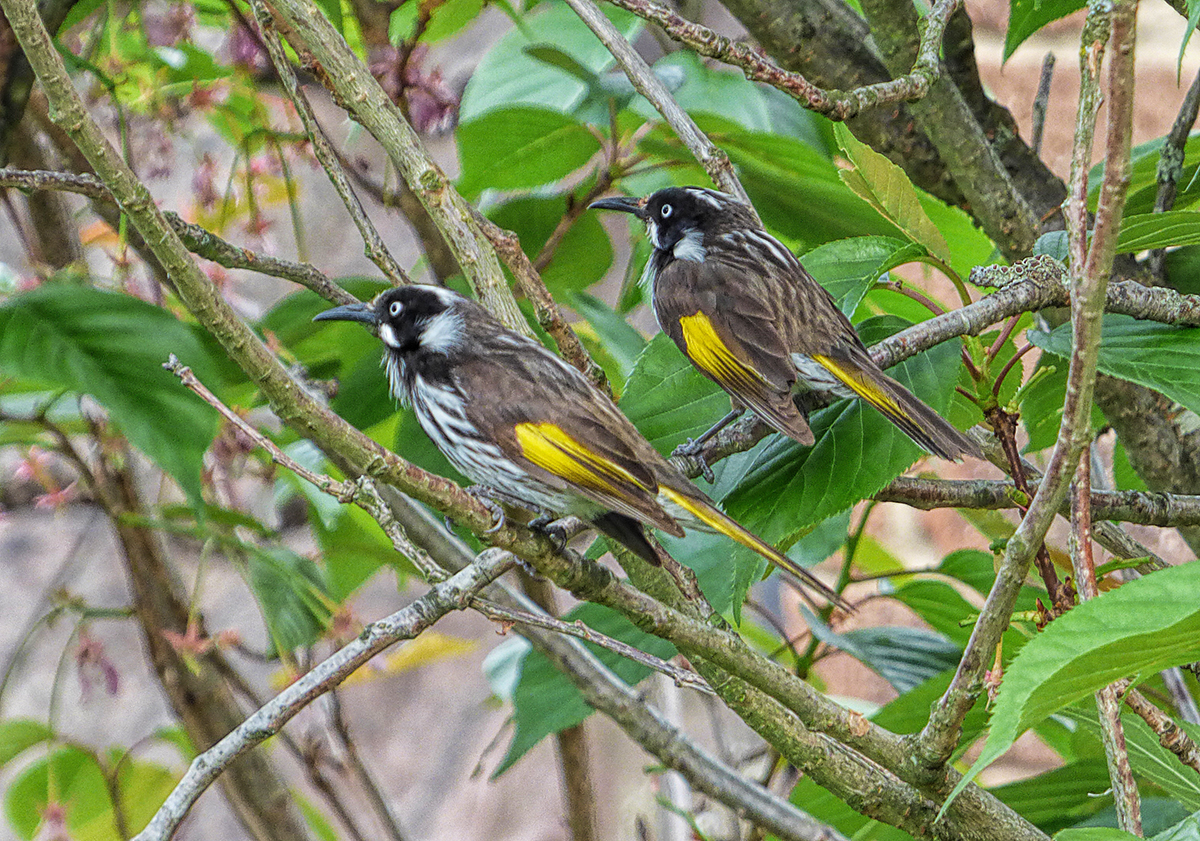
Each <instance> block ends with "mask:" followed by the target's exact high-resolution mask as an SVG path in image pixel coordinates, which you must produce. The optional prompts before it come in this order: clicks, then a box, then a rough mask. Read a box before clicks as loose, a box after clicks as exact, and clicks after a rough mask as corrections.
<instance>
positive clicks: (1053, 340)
mask: <svg viewBox="0 0 1200 841" xmlns="http://www.w3.org/2000/svg"><path fill="white" fill-rule="evenodd" d="M1026 335H1027V336H1028V338H1029V341H1031V342H1033V344H1035V345H1037V346H1038V347H1040V348H1042V350H1048V351H1050V352H1051V353H1053V354H1056V355H1058V356H1061V357H1063V358H1064V359H1066V358H1068V357H1069V356H1070V354H1071V325H1070V324H1069V323H1067V324H1063V325H1062V326H1060V327H1056V328H1055V329H1054V330H1052V331H1051V332H1049V333H1045V332H1042V331H1040V330H1030V331H1028V332H1027V333H1026ZM1063 364H1064V365H1065V363H1063ZM1096 364H1097V367H1098V368H1099V369H1100V370H1101V371H1102V372H1104V373H1105V374H1109V375H1110V376H1114V377H1119V378H1120V379H1123V380H1129V381H1130V382H1135V383H1138V384H1139V385H1144V386H1146V387H1147V388H1152V389H1154V390H1155V391H1159V392H1162V393H1163V394H1165V395H1166V396H1167V397H1169V398H1171V399H1172V400H1174V401H1176V402H1177V403H1179V404H1181V405H1183V406H1185V407H1186V408H1188V409H1191V410H1192V411H1193V412H1200V327H1172V326H1170V325H1167V324H1158V323H1155V322H1152V321H1136V320H1135V319H1133V318H1130V317H1129V316H1126V315H1106V316H1105V317H1104V326H1103V331H1102V333H1101V337H1100V355H1099V359H1098V360H1097V363H1096Z"/></svg>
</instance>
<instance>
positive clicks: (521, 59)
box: [459, 3, 644, 125]
mask: <svg viewBox="0 0 1200 841" xmlns="http://www.w3.org/2000/svg"><path fill="white" fill-rule="evenodd" d="M601 11H602V12H603V13H604V15H605V16H606V17H607V18H608V19H609V20H611V21H612V22H613V23H614V24H615V25H616V27H617V29H618V30H619V31H620V32H621V34H622V35H624V36H625V38H626V40H632V39H635V38H636V37H637V34H638V33H639V32H640V31H641V29H642V26H643V25H644V24H643V23H642V21H641V19H640V18H637V17H634V16H633V15H631V14H630V13H628V12H626V11H624V10H622V9H616V8H614V7H612V6H608V5H605V6H603V7H601ZM536 44H553V45H554V47H555V48H556V49H558V50H559V51H561V52H562V53H564V54H566V55H568V56H570V57H571V58H573V59H574V60H575V61H576V62H578V63H579V65H580V66H582V67H584V68H587V69H588V70H590V71H592V72H593V73H597V74H599V73H602V72H604V71H605V70H607V69H608V68H609V67H611V66H612V65H613V63H614V59H613V57H612V54H611V53H609V51H608V50H607V49H606V48H605V47H604V45H603V44H601V43H600V41H599V40H598V39H597V38H596V36H595V35H593V34H592V31H591V30H590V29H588V28H587V25H586V24H585V23H583V21H581V20H580V19H579V16H578V15H576V14H575V13H574V12H573V11H571V8H570V7H569V6H567V5H565V4H562V3H556V4H546V5H544V6H540V7H538V9H537V10H535V11H534V12H533V13H531V14H528V15H526V16H525V17H524V18H523V19H522V20H521V22H520V25H519V26H517V27H515V28H513V29H512V30H510V31H509V32H508V34H506V35H505V36H504V37H503V38H501V39H500V40H499V41H498V42H497V43H496V46H494V47H492V49H491V50H489V51H488V53H487V55H485V56H484V57H483V60H482V61H480V62H479V64H478V66H477V67H476V68H475V72H474V73H473V74H472V76H471V80H470V81H469V82H468V83H467V87H466V90H464V91H463V96H462V103H461V105H460V106H459V119H460V120H462V121H463V122H471V121H473V120H475V119H476V118H477V117H479V116H480V115H481V114H483V113H484V112H486V111H491V110H493V109H497V108H511V107H513V106H515V105H528V106H536V107H539V108H549V109H553V110H555V111H558V112H560V113H563V114H573V113H576V110H577V109H579V107H580V106H581V105H582V104H583V103H584V102H585V100H586V99H587V96H588V94H589V92H590V88H589V86H588V85H587V84H585V83H584V82H581V81H580V80H579V79H577V78H575V77H574V76H573V75H571V74H569V73H566V72H564V71H562V70H561V69H559V68H557V67H553V66H551V65H549V64H547V63H545V62H544V61H540V60H538V59H537V58H535V57H534V56H531V55H529V54H528V53H527V52H526V48H527V47H529V46H531V45H536ZM589 105H590V107H589V108H586V109H583V110H582V112H581V113H579V114H578V116H579V117H580V119H581V120H583V121H588V122H594V123H597V124H600V125H607V124H608V113H607V104H606V103H589Z"/></svg>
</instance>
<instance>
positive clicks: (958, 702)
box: [915, 4, 1132, 778]
mask: <svg viewBox="0 0 1200 841" xmlns="http://www.w3.org/2000/svg"><path fill="white" fill-rule="evenodd" d="M1096 8H1099V7H1096ZM1120 8H1122V7H1121V6H1120V4H1118V9H1120ZM1118 14H1123V12H1118ZM1106 23H1107V18H1103V17H1102V13H1101V12H1099V11H1096V10H1095V9H1094V10H1093V11H1092V13H1091V14H1090V15H1089V24H1090V25H1089V26H1087V27H1085V31H1084V45H1085V50H1084V51H1083V52H1082V53H1081V59H1080V65H1081V73H1082V75H1083V81H1082V84H1081V91H1080V106H1079V118H1078V122H1077V128H1076V133H1075V138H1076V141H1075V149H1074V154H1073V156H1072V178H1071V198H1070V200H1069V211H1068V213H1067V214H1066V215H1067V218H1068V230H1069V235H1070V239H1071V249H1070V251H1071V256H1072V264H1071V271H1072V277H1073V281H1074V282H1073V284H1072V289H1071V320H1072V327H1073V341H1072V347H1071V363H1070V369H1069V371H1068V374H1067V388H1066V398H1065V400H1064V404H1063V420H1062V426H1061V428H1060V430H1059V435H1058V440H1057V441H1056V442H1055V445H1054V450H1053V452H1052V454H1051V456H1050V463H1049V466H1048V467H1047V469H1046V475H1045V478H1044V479H1043V480H1042V483H1041V484H1040V485H1039V487H1038V490H1037V493H1036V494H1035V495H1034V498H1033V500H1032V501H1031V502H1030V504H1029V510H1028V512H1027V513H1026V515H1025V517H1024V518H1023V519H1022V520H1021V523H1020V525H1018V526H1017V530H1016V532H1015V533H1014V534H1013V536H1012V537H1011V538H1010V539H1009V541H1008V544H1007V545H1006V547H1005V551H1004V558H1003V560H1002V561H1001V564H1000V569H999V571H998V573H997V576H996V584H995V586H994V587H993V588H992V591H991V593H989V594H988V598H987V601H986V602H985V603H984V606H983V609H982V610H981V612H980V616H979V621H978V622H976V624H975V628H974V630H973V631H972V633H971V637H970V639H969V640H968V642H967V648H966V651H965V653H964V655H963V658H962V660H961V661H960V663H959V668H958V671H957V672H956V674H955V676H954V679H953V680H952V681H951V683H950V686H949V688H947V690H946V692H945V694H944V695H943V696H942V698H941V700H939V701H938V703H937V704H936V705H935V706H934V709H933V714H932V715H931V716H930V719H929V722H928V723H927V724H926V726H925V728H924V729H923V730H922V731H921V734H920V736H919V737H918V738H917V743H916V745H915V748H916V754H917V756H916V760H917V762H918V763H919V764H920V765H921V766H922V768H923V770H924V771H925V773H927V774H929V775H930V777H932V778H936V777H939V776H941V775H942V774H944V773H945V768H946V762H947V761H948V760H949V758H950V755H951V753H952V751H953V749H954V746H955V745H956V744H957V743H958V738H959V734H960V732H961V726H962V720H963V718H964V717H965V716H966V714H967V712H968V711H969V710H970V708H971V706H972V705H973V704H974V702H975V699H976V698H977V697H978V693H979V691H980V687H981V685H982V678H983V673H984V670H985V669H986V668H987V667H988V664H989V662H990V660H991V656H992V652H993V651H994V650H995V647H996V644H997V642H998V641H999V639H1000V635H1001V634H1002V633H1003V630H1004V628H1006V627H1007V626H1008V621H1009V616H1010V615H1011V613H1012V606H1013V603H1014V601H1015V599H1016V596H1017V593H1018V592H1019V591H1020V588H1021V585H1022V583H1023V582H1024V579H1025V575H1026V572H1027V571H1028V569H1029V563H1030V561H1031V560H1032V558H1033V553H1034V552H1035V551H1036V549H1037V547H1038V546H1039V545H1040V544H1041V542H1042V540H1043V539H1044V538H1045V536H1046V531H1047V529H1048V528H1049V527H1050V522H1051V521H1052V520H1053V519H1054V516H1055V514H1056V513H1057V511H1058V510H1059V508H1060V507H1061V506H1062V503H1063V500H1064V499H1065V498H1066V494H1067V490H1068V487H1069V482H1070V478H1071V476H1072V475H1073V474H1074V472H1075V467H1076V465H1077V464H1078V463H1079V457H1080V454H1081V453H1082V452H1083V449H1084V447H1085V446H1087V444H1088V442H1090V440H1091V430H1090V413H1091V409H1092V393H1093V390H1094V388H1095V382H1096V359H1097V355H1098V352H1099V339H1100V323H1101V317H1102V316H1103V314H1104V303H1105V300H1106V297H1105V296H1106V289H1107V284H1108V278H1109V274H1110V273H1111V271H1112V261H1113V255H1114V251H1115V246H1116V231H1117V226H1118V225H1119V224H1120V218H1121V210H1122V208H1123V207H1124V199H1125V187H1126V186H1127V182H1128V177H1129V176H1128V162H1129V130H1130V125H1131V117H1130V109H1129V107H1128V105H1129V103H1128V101H1127V95H1131V94H1127V91H1126V88H1125V85H1124V83H1122V84H1115V83H1114V84H1113V85H1112V89H1110V92H1109V95H1110V97H1112V98H1113V101H1112V102H1110V106H1109V107H1110V111H1109V114H1110V115H1111V119H1110V123H1109V132H1108V138H1107V148H1106V160H1107V164H1106V166H1105V173H1104V180H1103V182H1102V184H1101V188H1100V194H1101V198H1100V203H1099V208H1098V211H1097V215H1096V225H1095V232H1094V234H1093V236H1092V240H1091V247H1090V249H1088V248H1087V236H1086V235H1087V205H1086V201H1087V171H1088V166H1089V164H1090V161H1089V156H1090V152H1091V137H1092V134H1093V131H1094V125H1095V119H1096V108H1097V106H1098V102H1099V89H1100V84H1099V72H1100V60H1101V55H1102V52H1103V45H1104V41H1105V40H1106V37H1104V36H1106V35H1107V33H1106V32H1105V31H1104V30H1105V29H1106V26H1105V24H1106ZM1122 35H1123V36H1125V35H1127V32H1125V31H1123V32H1122ZM1131 47H1132V45H1131V44H1126V43H1125V42H1124V41H1122V42H1121V47H1120V49H1121V50H1124V51H1125V52H1128V51H1129V49H1130V48H1131ZM1123 58H1124V56H1123ZM1121 69H1122V72H1125V71H1126V70H1131V67H1129V68H1126V67H1125V66H1124V64H1123V63H1122V68H1121ZM1113 78H1114V79H1118V78H1123V77H1119V76H1114V77H1113ZM1131 90H1132V77H1130V79H1129V81H1128V91H1130V92H1131ZM1085 249H1086V250H1085Z"/></svg>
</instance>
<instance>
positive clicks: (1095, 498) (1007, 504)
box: [875, 476, 1200, 528]
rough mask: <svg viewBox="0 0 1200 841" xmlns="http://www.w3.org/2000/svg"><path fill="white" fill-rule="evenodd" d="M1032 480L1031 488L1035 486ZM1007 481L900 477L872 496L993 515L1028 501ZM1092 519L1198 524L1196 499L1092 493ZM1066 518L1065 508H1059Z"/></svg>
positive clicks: (1138, 493) (1170, 525) (1169, 525)
mask: <svg viewBox="0 0 1200 841" xmlns="http://www.w3.org/2000/svg"><path fill="white" fill-rule="evenodd" d="M1038 484H1039V483H1038V481H1037V480H1036V479H1031V480H1030V485H1032V486H1034V487H1037V486H1038ZM1023 496H1024V495H1023V494H1021V493H1020V492H1019V491H1017V489H1016V486H1015V485H1013V484H1012V483H1011V482H1003V481H998V480H995V479H926V478H917V477H910V476H900V477H898V478H896V479H893V480H892V482H891V484H889V485H888V486H887V487H886V488H884V489H883V490H881V491H880V492H879V493H877V494H875V499H877V500H879V501H880V502H901V503H904V504H905V505H909V506H911V507H913V508H920V509H922V510H924V511H929V510H932V509H935V508H974V509H979V510H987V511H997V510H1001V509H1005V508H1017V507H1019V506H1020V505H1023V504H1025V503H1026V502H1027V501H1026V500H1023V499H1021V497H1023ZM1091 500H1092V517H1093V518H1094V519H1096V520H1117V521H1119V522H1123V523H1137V524H1139V525H1144V526H1161V527H1163V528H1174V527H1177V526H1196V525H1200V496H1189V495H1186V494H1167V493H1143V492H1141V491H1105V490H1100V489H1098V488H1092V494H1091ZM1060 512H1061V513H1063V514H1064V515H1065V514H1066V507H1065V506H1064V507H1063V508H1062V509H1060Z"/></svg>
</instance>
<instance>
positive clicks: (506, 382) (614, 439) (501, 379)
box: [455, 333, 683, 536]
mask: <svg viewBox="0 0 1200 841" xmlns="http://www.w3.org/2000/svg"><path fill="white" fill-rule="evenodd" d="M476 339H477V344H478V345H479V346H478V347H477V348H476V349H475V350H476V352H474V353H472V354H470V357H469V358H468V359H464V360H463V361H462V362H461V363H460V364H459V365H458V366H457V368H456V371H455V378H456V379H457V380H458V383H459V387H460V390H461V391H462V392H463V393H465V394H469V395H488V396H489V397H490V399H486V398H482V397H477V398H476V399H474V400H473V401H472V402H471V403H469V404H468V405H467V406H466V407H465V412H466V415H467V418H468V420H470V421H471V423H472V424H473V425H474V426H476V427H477V428H478V429H479V430H480V431H481V432H482V433H483V434H484V435H485V436H486V437H488V438H490V439H492V440H494V441H495V442H496V443H497V445H498V446H499V447H500V450H501V452H503V453H504V455H505V456H506V457H507V458H509V459H511V460H512V461H513V462H514V463H516V464H517V465H518V466H520V467H521V468H522V469H524V470H526V471H528V472H529V473H530V474H531V475H532V476H534V477H535V478H537V479H539V480H540V481H542V482H544V483H545V484H547V485H549V486H550V487H552V488H555V489H557V490H566V489H571V490H573V491H575V492H577V493H579V494H580V495H581V496H583V497H585V498H587V499H590V500H592V501H593V502H596V503H598V504H599V505H602V506H604V507H605V508H608V509H610V510H613V511H617V512H619V513H622V514H625V515H627V516H629V517H632V518H634V519H636V520H638V521H639V522H642V523H646V524H649V525H653V526H655V527H656V528H660V529H662V530H663V531H666V532H668V533H670V534H674V535H676V536H682V535H683V530H682V529H681V528H680V526H679V524H678V523H676V522H675V520H674V519H673V518H672V517H671V516H670V515H669V514H668V513H667V512H666V511H664V510H663V508H662V506H660V505H659V503H658V502H657V497H658V481H657V479H656V478H655V469H656V467H657V464H656V462H659V461H663V459H662V456H660V455H659V454H658V453H657V452H656V451H655V450H654V448H653V447H651V446H650V444H649V443H648V442H647V441H646V440H645V439H644V438H643V437H642V436H641V434H640V433H639V432H638V431H637V429H636V428H635V427H634V426H633V424H632V423H630V422H629V420H628V419H627V418H626V417H625V416H624V415H622V414H621V413H620V411H618V409H617V408H616V406H614V405H613V403H612V401H611V400H609V399H608V398H607V397H605V396H604V395H602V394H601V393H600V392H599V391H597V390H596V389H595V388H593V387H592V385H591V384H590V383H589V382H588V381H587V380H586V379H585V378H584V377H583V375H582V374H580V373H579V372H578V371H576V370H575V369H574V368H572V367H570V366H569V365H567V364H566V363H564V362H563V361H562V360H560V359H559V358H558V357H557V356H555V355H554V354H552V353H550V352H549V351H548V350H546V349H545V348H543V347H542V346H541V345H538V344H536V343H535V342H532V341H530V340H527V339H524V338H522V337H518V336H515V335H514V334H510V333H509V334H500V335H493V336H480V337H476ZM501 490H503V489H501Z"/></svg>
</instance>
